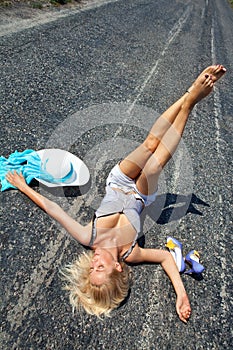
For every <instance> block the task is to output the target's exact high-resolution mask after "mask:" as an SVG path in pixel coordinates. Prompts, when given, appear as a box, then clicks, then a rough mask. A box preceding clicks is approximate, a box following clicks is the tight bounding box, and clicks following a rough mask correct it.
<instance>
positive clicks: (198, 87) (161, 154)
mask: <svg viewBox="0 0 233 350" xmlns="http://www.w3.org/2000/svg"><path fill="white" fill-rule="evenodd" d="M212 67H215V66H211V67H208V68H207V69H208V71H210V72H212V74H211V75H209V74H207V73H206V70H207V69H206V70H205V71H204V72H202V74H200V75H199V77H198V78H197V79H196V81H195V82H194V84H193V85H192V86H191V87H190V89H189V91H188V93H187V94H186V95H185V97H184V99H183V102H182V104H181V106H180V109H179V112H178V114H177V116H176V117H175V119H174V121H173V123H172V125H171V126H170V128H168V130H167V131H166V132H165V134H164V136H163V137H162V139H161V141H160V142H159V144H158V145H157V147H156V149H155V151H154V152H153V154H152V155H151V157H149V158H148V160H147V162H146V164H145V166H144V168H143V171H142V172H141V174H140V176H139V177H138V179H137V181H136V183H137V188H138V189H139V191H140V192H142V193H143V194H146V195H147V194H151V193H154V192H155V191H156V189H157V186H158V179H159V175H160V173H161V171H162V169H163V168H164V166H165V165H166V164H167V162H168V161H169V159H170V158H171V157H172V155H173V154H174V152H175V150H176V148H177V146H178V144H179V142H180V139H181V136H182V134H183V131H184V128H185V125H186V122H187V120H188V116H189V114H190V112H191V110H192V108H193V107H194V105H195V104H196V103H197V102H198V101H200V100H201V99H203V98H204V97H206V96H207V95H209V93H210V92H211V91H212V89H213V85H214V82H215V81H217V80H218V79H219V78H220V77H221V76H222V75H223V74H224V73H225V72H226V70H225V68H224V67H222V66H216V67H217V68H216V69H213V68H212ZM165 113H166V112H165Z"/></svg>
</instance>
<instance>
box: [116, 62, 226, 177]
mask: <svg viewBox="0 0 233 350" xmlns="http://www.w3.org/2000/svg"><path fill="white" fill-rule="evenodd" d="M225 71H226V70H225V68H224V67H223V66H221V65H213V66H209V67H207V68H206V69H205V70H204V71H203V72H202V73H201V74H200V75H199V77H198V78H197V79H196V81H195V82H194V83H193V84H192V86H191V87H190V88H189V90H188V91H189V93H190V92H191V91H192V89H193V88H194V87H195V85H196V84H197V82H198V81H199V79H200V78H201V77H203V76H204V75H207V74H208V75H211V78H212V81H213V82H215V81H217V80H218V79H219V78H220V77H221V76H222V75H223V74H224V73H225ZM187 95H188V92H186V93H185V94H184V95H183V96H182V97H181V98H180V99H179V100H177V101H176V102H175V103H174V104H173V105H172V106H170V107H169V108H168V109H167V110H166V111H165V112H164V113H163V114H162V115H161V116H160V117H159V118H158V119H157V120H156V122H155V123H154V125H153V126H152V128H151V130H150V132H149V134H148V136H147V137H146V139H145V141H144V142H143V143H142V144H141V145H140V146H139V147H137V148H136V149H135V150H134V151H133V152H132V153H130V154H129V155H128V156H127V157H126V158H125V159H124V160H123V161H122V162H121V163H120V168H121V170H122V171H123V173H124V174H126V175H127V176H129V177H130V178H132V179H136V178H138V177H139V175H140V174H141V170H142V169H143V168H144V167H145V165H146V163H147V162H148V160H149V159H150V157H151V156H152V155H153V154H154V152H155V150H156V149H157V147H158V146H159V144H160V142H161V140H162V138H163V137H164V136H165V134H166V133H167V132H168V130H169V128H170V127H171V125H172V124H173V123H174V122H175V120H176V118H177V116H178V114H179V112H180V110H181V107H182V105H183V103H184V101H185V99H186V97H187ZM167 136H168V135H167Z"/></svg>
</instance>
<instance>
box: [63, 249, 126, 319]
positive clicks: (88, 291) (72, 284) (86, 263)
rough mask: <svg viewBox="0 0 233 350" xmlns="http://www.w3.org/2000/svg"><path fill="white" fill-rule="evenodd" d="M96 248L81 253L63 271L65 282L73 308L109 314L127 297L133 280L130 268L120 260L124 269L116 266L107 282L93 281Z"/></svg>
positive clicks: (94, 313) (92, 312)
mask: <svg viewBox="0 0 233 350" xmlns="http://www.w3.org/2000/svg"><path fill="white" fill-rule="evenodd" d="M93 254H94V252H93V251H88V252H84V253H82V254H81V255H80V256H79V258H78V259H77V260H76V261H75V262H74V263H72V264H70V265H68V266H66V267H64V268H63V269H62V270H61V271H60V272H61V275H62V276H61V277H62V279H63V280H64V281H65V282H66V285H65V286H64V289H65V290H68V291H69V292H70V296H69V298H70V303H71V305H72V307H73V311H74V310H75V309H76V308H77V309H80V308H81V307H83V308H84V309H85V310H86V312H87V313H89V314H91V315H96V316H98V317H100V315H105V316H109V313H110V311H112V310H113V309H115V308H117V307H118V306H119V305H120V303H121V302H122V301H123V300H124V299H125V298H126V297H127V295H128V292H129V288H130V284H131V269H130V268H129V266H127V265H126V264H125V263H124V262H121V267H122V272H119V271H117V270H114V271H113V272H112V273H111V274H110V275H109V278H108V279H107V281H106V282H105V283H103V284H102V285H93V284H91V282H90V263H91V259H92V257H93Z"/></svg>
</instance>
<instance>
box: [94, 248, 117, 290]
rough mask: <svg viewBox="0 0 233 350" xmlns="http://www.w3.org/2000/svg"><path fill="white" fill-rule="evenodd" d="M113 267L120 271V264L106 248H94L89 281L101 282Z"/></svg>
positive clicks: (97, 283) (96, 283)
mask: <svg viewBox="0 0 233 350" xmlns="http://www.w3.org/2000/svg"><path fill="white" fill-rule="evenodd" d="M114 269H117V270H118V271H121V266H120V264H119V263H118V262H117V261H115V260H114V258H113V256H112V254H111V253H110V252H109V251H108V250H107V249H103V248H96V250H95V252H94V255H93V258H92V260H91V264H90V282H91V283H92V284H95V285H101V284H103V283H104V282H106V280H107V278H108V276H109V275H110V274H111V273H112V271H113V270H114Z"/></svg>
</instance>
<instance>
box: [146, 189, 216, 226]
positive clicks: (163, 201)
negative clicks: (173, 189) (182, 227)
mask: <svg viewBox="0 0 233 350" xmlns="http://www.w3.org/2000/svg"><path fill="white" fill-rule="evenodd" d="M194 205H202V206H205V207H209V206H210V205H209V204H208V203H206V202H204V201H203V200H202V199H200V198H198V197H197V196H196V195H195V194H193V193H190V194H188V195H182V194H174V193H164V194H160V195H158V196H157V198H156V200H155V202H154V203H152V204H151V205H150V206H148V207H146V208H145V210H144V212H143V213H142V221H144V220H145V216H146V215H148V216H149V217H150V218H151V219H152V220H153V221H154V222H156V223H157V224H159V225H164V224H168V223H169V222H172V221H177V220H179V219H181V218H182V217H184V216H185V215H187V214H188V213H191V214H194V215H203V213H202V212H201V211H200V210H199V209H197V208H196V207H195V206H194Z"/></svg>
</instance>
